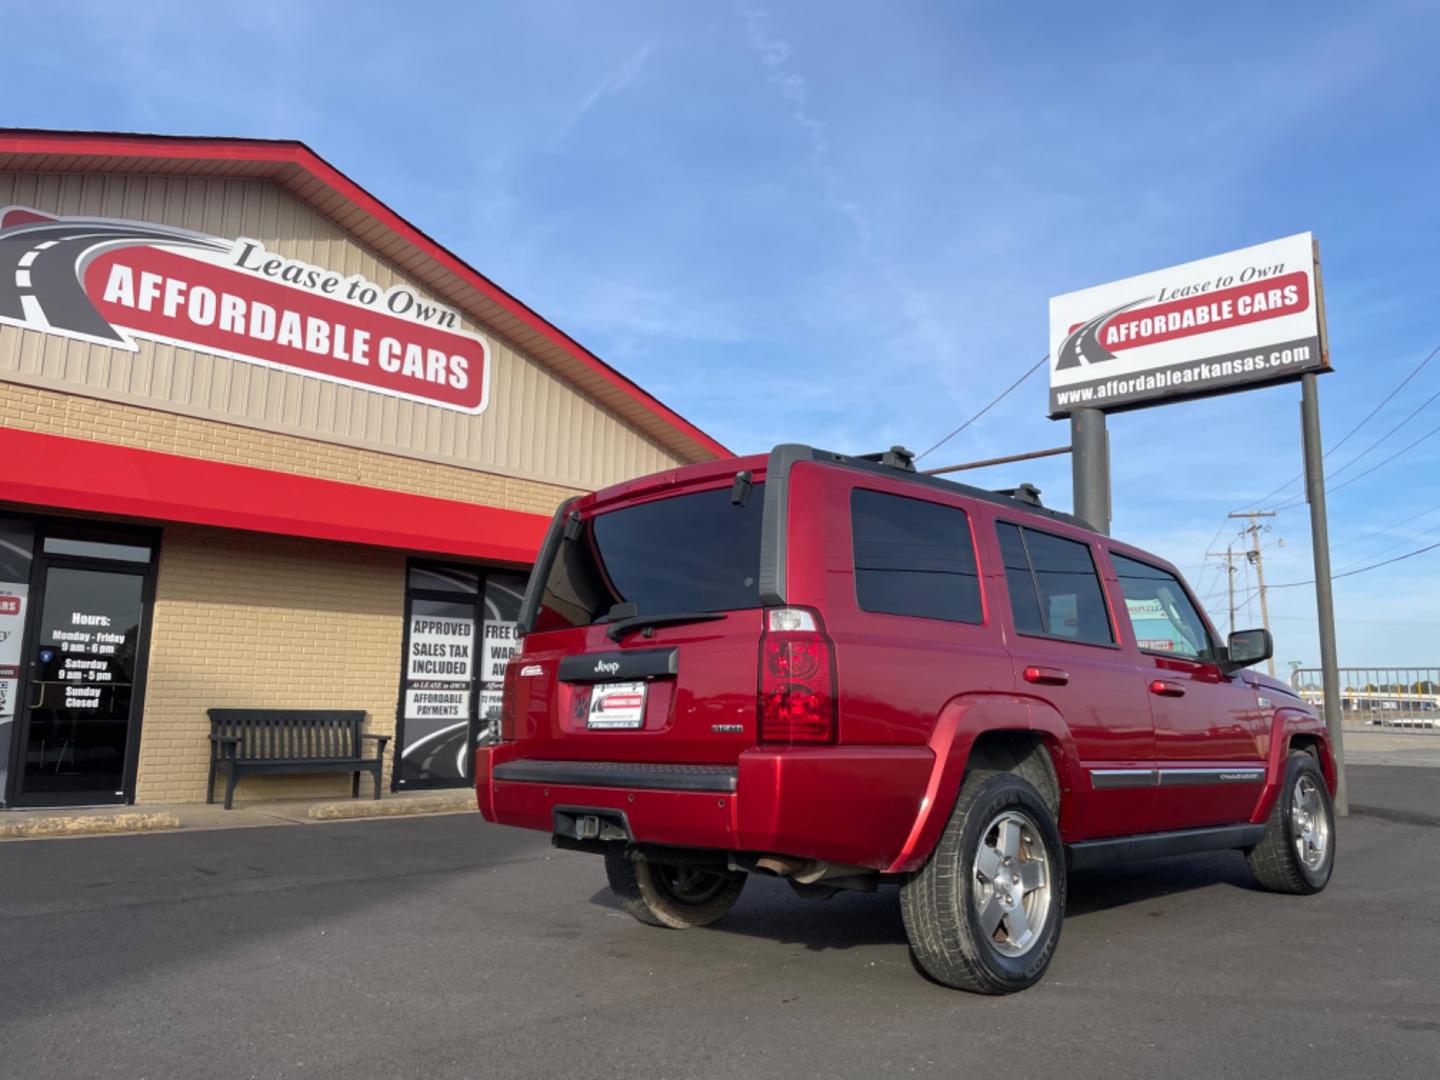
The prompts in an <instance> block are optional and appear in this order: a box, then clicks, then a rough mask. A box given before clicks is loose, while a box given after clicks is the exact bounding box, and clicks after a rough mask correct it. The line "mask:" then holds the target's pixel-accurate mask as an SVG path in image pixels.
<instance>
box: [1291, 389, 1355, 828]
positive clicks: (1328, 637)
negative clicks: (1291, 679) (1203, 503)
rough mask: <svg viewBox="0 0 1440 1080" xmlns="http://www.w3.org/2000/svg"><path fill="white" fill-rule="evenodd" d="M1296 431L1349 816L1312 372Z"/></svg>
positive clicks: (1340, 807)
mask: <svg viewBox="0 0 1440 1080" xmlns="http://www.w3.org/2000/svg"><path fill="white" fill-rule="evenodd" d="M1300 386H1301V394H1300V432H1301V434H1302V436H1303V437H1304V443H1305V498H1306V500H1307V501H1308V502H1309V503H1310V546H1311V548H1312V549H1313V550H1314V553H1315V614H1316V617H1317V618H1318V619H1319V620H1320V670H1321V678H1320V683H1321V686H1322V688H1323V689H1324V692H1325V706H1324V707H1325V728H1326V730H1327V731H1329V733H1330V749H1331V752H1332V753H1333V754H1334V755H1335V770H1336V773H1337V774H1338V775H1337V779H1338V784H1337V786H1336V789H1335V812H1336V813H1337V814H1342V815H1344V814H1348V813H1350V799H1349V792H1348V790H1347V785H1346V783H1345V733H1344V731H1343V730H1342V728H1341V710H1340V667H1339V661H1338V660H1337V658H1336V649H1335V594H1334V591H1333V589H1332V586H1331V582H1330V523H1329V520H1328V519H1327V517H1326V513H1325V461H1324V454H1323V452H1322V451H1321V445H1320V390H1319V387H1318V386H1317V385H1316V382H1315V375H1314V373H1313V372H1310V373H1307V374H1305V375H1302V376H1301V377H1300Z"/></svg>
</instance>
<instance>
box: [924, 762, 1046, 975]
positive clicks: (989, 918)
mask: <svg viewBox="0 0 1440 1080" xmlns="http://www.w3.org/2000/svg"><path fill="white" fill-rule="evenodd" d="M1065 888H1066V876H1065V855H1064V850H1063V848H1062V847H1061V845H1060V834H1059V831H1058V830H1057V829H1056V827H1055V822H1054V819H1053V818H1052V816H1051V814H1050V810H1049V808H1048V807H1047V806H1046V805H1045V801H1044V799H1043V798H1042V797H1041V795H1040V793H1039V792H1038V791H1037V790H1036V789H1035V788H1034V786H1032V785H1031V784H1029V783H1028V782H1026V781H1025V780H1022V779H1020V777H1018V776H1015V775H1013V774H1010V773H984V772H975V773H972V774H970V776H968V777H967V778H966V780H965V783H964V784H963V785H962V786H961V789H960V797H959V799H957V800H956V803H955V810H954V812H953V813H952V814H951V815H950V822H949V824H948V825H946V827H945V832H944V834H943V835H942V836H941V838H940V842H939V843H938V844H937V845H936V846H935V850H934V852H932V853H931V855H930V859H929V861H928V862H927V863H926V864H925V866H924V868H923V869H921V870H920V871H918V872H917V873H915V874H913V875H912V876H911V877H910V879H909V880H908V881H906V882H905V884H904V885H902V886H901V887H900V911H901V914H902V916H903V917H904V920H905V932H906V934H907V936H908V937H909V939H910V948H911V951H912V952H913V953H914V954H915V960H916V962H917V963H918V964H919V965H920V967H921V968H922V969H923V970H924V971H925V972H926V974H928V975H929V976H930V977H931V978H933V979H935V980H936V981H937V982H941V983H944V984H945V985H947V986H953V987H956V988H958V989H961V990H970V991H973V992H975V993H980V994H1008V993H1013V992H1014V991H1016V990H1024V989H1025V988H1026V987H1028V986H1033V985H1034V984H1035V983H1036V982H1038V981H1039V980H1040V977H1041V976H1042V975H1044V974H1045V968H1046V967H1047V966H1048V965H1049V963H1050V958H1051V956H1053V955H1054V952H1055V946H1056V944H1057V943H1058V942H1059V940H1060V925H1061V922H1062V921H1063V919H1064V912H1065Z"/></svg>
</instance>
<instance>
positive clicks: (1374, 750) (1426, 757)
mask: <svg viewBox="0 0 1440 1080" xmlns="http://www.w3.org/2000/svg"><path fill="white" fill-rule="evenodd" d="M1345 764H1347V765H1409V766H1420V767H1422V768H1427V769H1440V731H1437V732H1435V733H1433V734H1431V733H1424V732H1416V733H1411V732H1405V731H1375V730H1373V729H1368V730H1363V731H1358V730H1357V731H1351V730H1349V729H1346V731H1345Z"/></svg>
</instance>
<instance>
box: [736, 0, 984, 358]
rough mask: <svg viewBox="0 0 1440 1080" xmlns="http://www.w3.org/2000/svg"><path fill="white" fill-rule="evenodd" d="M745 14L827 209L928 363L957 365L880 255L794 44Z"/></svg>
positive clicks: (922, 307) (934, 323)
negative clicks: (795, 61)
mask: <svg viewBox="0 0 1440 1080" xmlns="http://www.w3.org/2000/svg"><path fill="white" fill-rule="evenodd" d="M739 11H740V18H741V20H742V21H743V22H744V24H745V30H746V35H747V37H748V39H749V43H750V48H751V49H752V50H753V51H754V52H755V53H756V55H758V56H759V57H760V61H761V63H762V64H764V66H765V68H766V69H767V71H768V72H769V80H770V82H771V83H772V84H774V85H775V87H776V88H778V89H779V91H780V96H781V97H782V98H783V99H784V101H785V102H786V103H787V104H788V105H789V106H790V116H791V119H793V120H794V122H795V125H796V126H797V127H798V128H800V130H801V131H802V132H804V134H805V138H806V140H807V141H808V143H809V146H810V158H811V165H812V167H813V168H814V171H815V173H816V175H817V176H818V177H819V180H820V183H821V186H822V187H823V189H824V192H825V200H826V203H827V204H828V205H829V206H830V208H831V209H832V210H834V211H835V212H836V213H837V214H839V215H840V216H841V217H843V218H844V219H845V220H846V221H847V222H849V224H850V227H851V229H852V230H853V232H854V234H855V239H856V241H857V244H858V246H859V250H860V253H861V255H862V256H863V257H864V258H865V260H866V262H867V263H869V264H870V265H871V266H872V267H873V268H874V269H875V270H876V271H877V272H878V273H879V275H880V278H881V280H882V281H883V282H884V284H885V287H886V289H887V290H888V291H889V292H890V293H891V294H892V295H893V296H894V297H895V299H896V300H897V301H898V302H899V304H900V310H901V313H902V315H903V316H904V319H905V321H906V323H907V324H908V325H909V327H910V329H911V331H912V333H913V334H914V335H915V337H916V339H917V340H918V341H919V343H920V344H921V346H922V347H923V348H924V349H925V350H926V351H927V352H928V353H929V354H930V355H929V356H928V357H927V358H926V360H927V362H929V361H934V360H951V359H953V358H954V357H955V355H956V353H957V346H956V341H955V338H954V337H953V335H952V334H951V333H950V331H949V329H948V328H947V327H946V326H945V325H944V323H942V322H941V321H940V320H939V319H938V318H936V317H935V315H934V314H933V312H932V311H931V309H930V303H929V299H928V297H927V296H926V294H925V293H924V292H923V291H922V290H921V289H919V288H917V287H915V285H914V284H913V283H912V282H911V281H910V280H909V278H908V277H907V275H906V274H905V272H904V271H903V270H902V268H901V266H900V264H899V262H897V261H896V260H895V259H894V258H893V257H891V256H889V255H887V254H885V253H883V252H882V251H881V250H880V249H879V247H878V246H877V244H876V240H875V226H874V222H873V219H872V217H871V215H870V213H869V212H868V211H867V210H866V209H865V207H864V206H863V205H862V204H861V202H860V201H859V200H858V199H856V198H854V197H853V196H850V195H848V194H847V193H846V184H845V178H844V176H843V175H842V174H841V171H840V170H839V168H837V167H836V165H835V164H834V161H833V158H832V155H831V151H830V131H829V126H828V125H827V124H826V122H825V121H824V120H822V119H820V118H819V117H818V116H816V115H815V112H814V110H813V108H812V106H811V103H810V83H809V81H808V80H807V79H806V78H805V77H804V76H803V75H801V74H800V73H798V72H796V71H795V70H794V69H793V66H792V65H791V63H790V57H791V54H792V51H793V50H792V48H791V45H790V42H789V41H787V40H786V39H785V38H783V37H781V36H779V35H778V34H777V33H776V32H775V29H774V25H773V23H772V20H771V15H770V12H769V10H767V9H766V8H761V7H754V6H750V5H742V6H741V7H740V9H739Z"/></svg>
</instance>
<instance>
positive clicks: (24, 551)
mask: <svg viewBox="0 0 1440 1080" xmlns="http://www.w3.org/2000/svg"><path fill="white" fill-rule="evenodd" d="M34 553H35V530H34V526H32V525H31V524H30V523H29V522H28V521H11V520H7V519H5V518H0V806H3V805H4V804H5V792H6V790H7V788H6V780H7V779H8V774H9V762H10V741H11V739H12V738H14V734H15V714H16V713H17V712H18V711H19V706H18V704H17V702H16V698H17V696H18V695H19V693H20V668H21V663H22V661H23V658H24V655H25V653H24V649H25V641H24V638H25V614H26V609H27V606H28V604H29V596H30V568H31V565H32V562H33V560H34Z"/></svg>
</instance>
